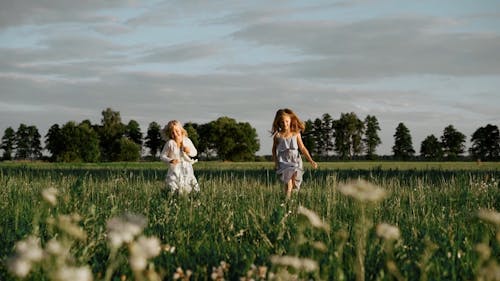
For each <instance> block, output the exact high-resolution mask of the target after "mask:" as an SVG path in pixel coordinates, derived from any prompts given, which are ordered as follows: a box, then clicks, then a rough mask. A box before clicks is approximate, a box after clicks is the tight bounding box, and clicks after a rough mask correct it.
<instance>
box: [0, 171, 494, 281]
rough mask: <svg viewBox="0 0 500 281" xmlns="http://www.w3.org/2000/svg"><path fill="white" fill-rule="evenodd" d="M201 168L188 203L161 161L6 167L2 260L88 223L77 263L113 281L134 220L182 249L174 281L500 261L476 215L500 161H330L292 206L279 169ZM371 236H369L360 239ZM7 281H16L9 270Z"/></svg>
mask: <svg viewBox="0 0 500 281" xmlns="http://www.w3.org/2000/svg"><path fill="white" fill-rule="evenodd" d="M306 167H307V168H308V167H309V166H308V164H306ZM194 168H195V174H196V175H197V177H198V181H199V182H200V184H201V188H202V191H201V192H200V193H199V194H196V195H191V196H187V197H182V196H176V195H173V194H170V193H167V192H165V191H164V190H163V187H164V182H163V180H164V176H165V173H166V167H165V166H164V165H163V164H162V163H109V164H47V163H35V164H30V163H2V164H0V213H1V214H2V216H1V217H0V232H1V233H2V235H1V237H0V243H1V245H3V247H2V248H1V249H0V258H1V259H2V260H3V261H6V259H7V257H9V256H11V255H12V253H13V248H14V244H15V243H16V241H19V240H21V239H24V238H25V237H26V236H27V235H29V234H30V233H36V234H37V235H38V236H40V237H41V238H42V239H41V240H42V245H43V244H44V243H45V242H46V241H48V240H49V239H50V238H51V237H54V236H57V237H64V236H63V232H61V230H59V229H58V228H57V226H54V225H50V224H47V219H49V221H50V218H52V219H54V218H57V217H58V216H60V215H64V214H74V213H77V214H79V215H80V216H81V217H82V219H81V220H80V221H79V222H78V225H79V226H80V227H82V228H83V230H84V231H85V232H86V233H87V238H86V240H84V241H80V240H75V241H74V242H73V243H72V244H71V254H72V256H73V257H74V258H73V259H72V260H71V263H72V264H73V265H79V266H82V265H87V264H88V265H90V267H91V269H92V271H93V274H94V276H95V277H94V280H104V273H105V271H106V268H108V267H109V260H108V259H109V256H110V249H109V247H108V246H107V241H106V235H105V232H106V231H105V230H106V221H108V220H109V219H110V218H112V217H115V216H119V215H121V214H123V213H124V212H131V213H135V214H141V215H144V216H145V217H146V218H147V219H148V224H147V226H146V228H145V229H144V233H145V235H147V236H156V237H158V238H159V239H160V241H161V242H162V244H164V245H167V244H168V245H170V246H175V251H174V253H170V252H167V251H163V252H162V253H161V254H160V255H159V256H157V257H156V258H154V259H152V260H151V262H152V263H153V264H154V265H155V270H156V271H157V272H159V274H160V275H161V276H164V277H166V278H167V279H171V278H172V276H173V274H174V272H175V271H176V269H177V268H178V267H181V268H182V269H183V270H188V269H190V270H192V271H193V276H192V278H191V280H210V275H211V273H212V270H213V268H214V267H217V266H219V264H220V262H221V261H225V262H227V263H229V264H230V268H229V271H227V272H226V273H225V277H226V279H228V280H238V279H239V277H242V276H245V274H246V273H247V271H248V270H250V269H251V266H252V264H254V265H257V266H260V265H262V266H267V268H268V271H270V272H274V273H276V274H282V273H283V272H282V271H281V270H280V269H281V267H279V266H277V265H276V264H272V263H271V262H270V257H271V256H273V255H288V256H299V257H303V258H311V259H313V260H315V261H317V262H318V264H319V269H318V270H317V271H314V272H305V271H300V270H297V269H293V268H289V270H288V272H289V273H290V274H297V275H298V276H299V277H300V278H302V279H307V278H313V279H322V280H332V279H336V280H337V279H339V278H340V277H342V276H343V277H344V278H345V280H360V279H359V273H358V272H357V269H356V257H357V255H359V254H357V250H356V249H357V247H359V246H360V245H361V246H362V249H363V251H362V253H363V263H364V265H365V275H364V277H365V278H366V280H394V278H395V277H394V276H395V275H394V272H392V271H391V270H389V269H388V268H387V266H386V263H387V261H394V263H395V265H396V266H397V269H398V271H399V272H400V273H401V275H402V276H403V277H404V279H406V280H472V279H476V277H478V276H479V275H480V272H481V269H482V268H483V265H482V264H481V262H482V260H481V259H480V256H479V254H478V253H477V252H476V251H475V250H474V249H475V247H476V245H477V244H478V243H485V244H486V245H488V246H489V247H490V250H491V251H492V255H491V256H492V259H493V261H495V262H496V263H498V257H499V256H500V245H499V244H500V241H496V240H495V235H497V234H496V233H497V232H498V229H496V228H495V227H493V226H492V225H489V224H487V223H484V222H483V221H481V220H480V219H478V218H477V216H476V214H477V211H478V210H479V209H482V208H488V209H493V210H496V211H497V212H498V211H499V210H500V191H499V180H500V164H499V163H481V165H478V164H476V163H475V162H446V163H443V162H439V163H438V162H436V163H427V162H411V163H406V162H345V163H343V162H332V163H320V168H319V169H318V170H310V169H306V173H305V175H304V184H303V188H302V190H301V192H300V193H299V194H295V195H294V196H293V198H292V200H290V201H286V200H285V199H284V194H283V189H282V184H281V183H280V182H278V181H277V179H276V175H275V174H274V171H273V170H272V163H267V162H264V163H225V162H224V163H221V162H200V163H197V164H195V166H194ZM358 178H362V179H365V180H367V181H369V182H371V183H374V184H376V185H378V186H380V187H382V188H384V189H385V190H387V191H388V192H389V194H390V195H389V197H388V198H387V199H385V200H384V201H383V202H381V203H378V204H362V203H359V202H357V201H356V200H354V199H352V198H349V197H346V196H345V195H343V194H342V193H340V192H339V191H338V190H337V189H336V187H338V186H339V185H340V184H343V183H346V182H348V181H350V180H352V179H358ZM49 187H54V188H56V189H58V190H59V195H58V203H57V205H56V206H55V207H51V206H49V205H48V204H47V203H46V202H45V201H43V199H42V197H41V196H40V194H41V192H42V191H43V190H44V189H46V188H49ZM299 206H304V207H306V208H307V209H310V210H312V211H314V212H315V213H316V214H317V215H318V216H319V217H320V218H322V219H323V220H324V221H325V222H326V223H328V225H329V231H324V230H321V229H317V228H314V227H312V226H311V225H310V224H309V223H308V222H307V220H305V219H304V216H302V215H300V214H298V212H297V210H298V207H299ZM361 214H365V217H364V219H363V220H361V219H360V216H361ZM381 222H386V223H389V224H391V225H395V226H397V227H398V228H399V229H400V231H401V240H399V241H398V242H397V243H396V244H394V251H393V256H392V257H391V256H390V255H388V253H387V251H386V249H385V248H384V245H385V244H384V243H383V241H382V240H381V239H380V238H378V237H377V235H376V234H375V231H374V227H375V225H377V224H378V223H381ZM363 229H364V231H366V237H365V238H364V239H363V241H361V238H360V237H361V236H360V235H359V233H360V232H361V230H363ZM499 239H500V238H499ZM314 242H321V243H323V245H324V249H322V248H321V247H320V248H317V247H315V245H318V244H317V243H314ZM127 256H128V251H127V249H121V250H120V252H119V253H118V257H120V259H119V261H120V262H119V266H118V267H117V268H116V270H115V271H114V275H113V276H115V277H116V278H119V277H120V276H121V275H125V276H128V280H129V279H131V278H132V276H134V273H133V272H132V271H131V270H130V267H129V266H128V262H127ZM490 262H492V261H491V260H490ZM49 272H50V268H49V269H47V267H43V268H40V267H38V268H35V270H34V272H32V273H31V275H29V276H28V278H27V279H28V280H51V277H50V274H49ZM357 275H358V276H357ZM357 277H358V279H357ZM0 280H16V279H15V278H14V277H13V276H12V275H11V274H9V273H8V272H7V269H6V263H5V262H2V263H1V265H0ZM117 280H118V279H117Z"/></svg>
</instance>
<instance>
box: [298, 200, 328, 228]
mask: <svg viewBox="0 0 500 281" xmlns="http://www.w3.org/2000/svg"><path fill="white" fill-rule="evenodd" d="M297 212H298V213H299V214H302V215H304V216H305V217H306V218H307V219H308V220H309V222H310V223H311V225H312V226H313V227H316V228H321V229H324V230H326V231H328V230H329V229H330V226H329V225H328V224H327V223H324V222H323V220H322V219H321V218H320V217H319V216H318V215H317V214H316V213H315V212H313V211H311V210H309V209H307V208H305V207H303V206H299V209H298V211H297Z"/></svg>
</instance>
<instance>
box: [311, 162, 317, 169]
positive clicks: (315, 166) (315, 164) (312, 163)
mask: <svg viewBox="0 0 500 281" xmlns="http://www.w3.org/2000/svg"><path fill="white" fill-rule="evenodd" d="M311 165H312V166H313V168H314V169H317V168H318V163H316V162H314V161H311Z"/></svg>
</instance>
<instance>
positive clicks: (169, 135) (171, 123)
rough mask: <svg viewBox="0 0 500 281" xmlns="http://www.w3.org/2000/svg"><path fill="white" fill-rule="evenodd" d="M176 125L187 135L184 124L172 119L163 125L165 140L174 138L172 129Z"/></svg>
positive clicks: (162, 131) (162, 132)
mask: <svg viewBox="0 0 500 281" xmlns="http://www.w3.org/2000/svg"><path fill="white" fill-rule="evenodd" d="M175 126H179V127H180V128H181V132H182V135H183V136H185V137H187V136H188V133H187V131H186V129H184V127H183V126H182V124H181V122H179V121H177V120H171V121H169V122H168V123H167V125H165V127H163V130H161V136H162V138H163V139H164V140H169V139H172V131H173V130H174V127H175Z"/></svg>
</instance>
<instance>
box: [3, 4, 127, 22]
mask: <svg viewBox="0 0 500 281" xmlns="http://www.w3.org/2000/svg"><path fill="white" fill-rule="evenodd" d="M129 5H133V3H132V1H120V0H108V1H98V0H91V1H64V0H62V1H61V0H47V1H32V0H16V1H3V2H2V4H1V9H0V29H1V28H9V27H13V26H18V25H38V24H50V23H59V22H86V23H93V22H95V21H96V19H97V15H96V14H95V12H96V11H98V10H101V9H108V8H118V7H126V6H129Z"/></svg>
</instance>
